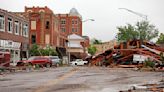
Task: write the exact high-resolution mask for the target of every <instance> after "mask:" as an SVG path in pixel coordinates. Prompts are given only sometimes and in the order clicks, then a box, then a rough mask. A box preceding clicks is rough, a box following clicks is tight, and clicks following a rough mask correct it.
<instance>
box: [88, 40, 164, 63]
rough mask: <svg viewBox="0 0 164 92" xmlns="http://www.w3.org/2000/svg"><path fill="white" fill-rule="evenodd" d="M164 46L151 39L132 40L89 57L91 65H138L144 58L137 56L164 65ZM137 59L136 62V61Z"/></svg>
mask: <svg viewBox="0 0 164 92" xmlns="http://www.w3.org/2000/svg"><path fill="white" fill-rule="evenodd" d="M163 52H164V48H163V47H160V46H158V45H157V44H154V43H151V42H149V41H140V40H132V41H127V42H122V43H120V44H119V45H115V46H114V48H112V49H108V50H106V51H105V52H103V53H101V54H99V55H97V56H95V57H94V58H89V59H88V60H89V61H90V63H91V65H121V64H123V65H124V64H125V65H138V64H143V63H144V62H140V61H143V60H134V59H135V58H136V57H139V58H140V59H141V57H144V58H145V59H144V60H146V59H147V60H148V59H149V60H150V61H152V62H154V63H155V64H156V65H162V60H161V55H164V53H163ZM134 61H135V62H134Z"/></svg>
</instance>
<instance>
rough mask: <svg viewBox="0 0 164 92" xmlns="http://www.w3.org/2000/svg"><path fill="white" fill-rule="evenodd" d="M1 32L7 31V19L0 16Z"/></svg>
mask: <svg viewBox="0 0 164 92" xmlns="http://www.w3.org/2000/svg"><path fill="white" fill-rule="evenodd" d="M0 31H5V18H4V16H2V15H0Z"/></svg>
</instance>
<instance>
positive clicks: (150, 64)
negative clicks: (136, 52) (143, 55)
mask: <svg viewBox="0 0 164 92" xmlns="http://www.w3.org/2000/svg"><path fill="white" fill-rule="evenodd" d="M144 66H145V67H151V68H154V67H155V63H154V62H152V61H150V60H147V61H145V63H144Z"/></svg>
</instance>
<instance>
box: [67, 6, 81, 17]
mask: <svg viewBox="0 0 164 92" xmlns="http://www.w3.org/2000/svg"><path fill="white" fill-rule="evenodd" d="M69 15H70V16H78V17H80V18H82V16H81V15H80V13H79V12H78V11H77V9H76V8H72V9H71V10H70V12H69Z"/></svg>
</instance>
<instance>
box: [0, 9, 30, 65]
mask: <svg viewBox="0 0 164 92" xmlns="http://www.w3.org/2000/svg"><path fill="white" fill-rule="evenodd" d="M28 28H29V22H28V19H26V18H24V17H20V16H17V15H15V14H14V13H11V12H8V11H6V10H2V9H0V51H6V50H7V51H10V54H11V61H13V62H15V61H17V60H20V59H22V58H27V57H28V47H29V46H28V43H29V41H28V37H29V29H28Z"/></svg>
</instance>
